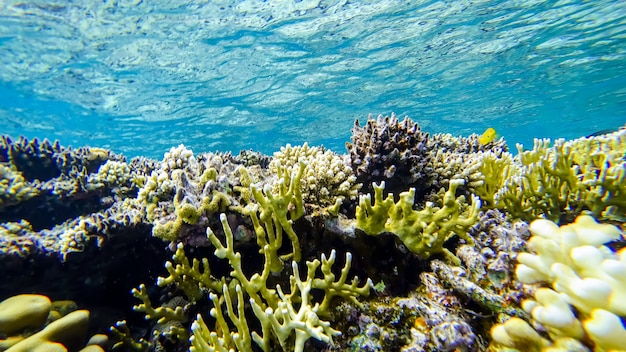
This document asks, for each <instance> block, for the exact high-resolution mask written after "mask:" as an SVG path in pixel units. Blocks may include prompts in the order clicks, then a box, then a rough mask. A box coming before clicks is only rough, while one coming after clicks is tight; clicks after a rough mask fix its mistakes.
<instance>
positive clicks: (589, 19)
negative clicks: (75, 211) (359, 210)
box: [0, 0, 626, 158]
mask: <svg viewBox="0 0 626 352" xmlns="http://www.w3.org/2000/svg"><path fill="white" fill-rule="evenodd" d="M85 4H88V5H85ZM0 60H1V61H2V63H1V66H0V133H1V134H9V135H11V136H13V137H17V136H18V135H25V136H27V137H29V138H33V137H39V138H44V137H46V138H49V139H59V140H60V141H61V143H62V144H64V145H72V146H81V145H90V146H99V147H107V148H111V149H113V150H114V151H115V152H121V153H124V154H127V155H129V156H135V155H145V156H149V157H155V158H160V157H162V155H163V153H164V152H165V151H167V150H168V149H169V148H170V147H171V146H173V145H178V144H181V143H183V144H185V145H186V146H188V147H189V148H191V149H193V150H194V151H195V152H203V151H215V150H221V151H234V152H237V151H239V150H240V149H247V148H253V149H255V150H259V151H262V152H264V153H271V152H273V151H275V150H277V149H278V148H279V147H280V146H281V145H284V144H286V143H292V144H299V143H302V142H304V141H309V143H310V144H313V145H320V144H323V145H325V146H327V147H330V148H331V149H333V150H336V151H338V152H343V151H345V148H344V143H345V142H346V141H347V140H349V138H350V128H351V127H352V124H353V122H354V119H355V118H361V119H364V118H365V117H367V115H368V114H370V113H371V114H374V115H377V114H389V113H391V112H395V113H396V114H398V115H400V116H402V115H408V116H409V117H411V118H412V119H414V120H415V121H417V122H418V123H419V124H420V125H421V126H422V127H423V129H424V130H426V131H429V132H449V133H452V134H454V135H461V134H462V135H468V134H470V133H473V132H479V133H481V132H482V131H483V130H484V129H485V128H487V127H494V128H496V130H497V131H498V133H499V134H500V135H502V136H504V137H505V138H506V139H507V141H508V142H509V144H510V145H513V144H515V143H518V142H519V143H524V144H526V145H528V144H530V143H532V138H533V137H550V138H558V137H564V138H575V137H578V136H581V135H586V134H589V133H592V132H594V131H597V130H602V129H608V128H616V127H618V126H620V125H623V124H624V123H625V122H626V6H625V5H624V2H623V1H609V0H603V1H532V0H531V1H392V0H383V1H306V0H303V1H237V2H235V1H230V2H229V1H176V0H173V1H167V2H162V1H143V2H142V1H56V2H55V1H3V2H0Z"/></svg>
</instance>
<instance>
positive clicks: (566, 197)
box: [481, 130, 626, 221]
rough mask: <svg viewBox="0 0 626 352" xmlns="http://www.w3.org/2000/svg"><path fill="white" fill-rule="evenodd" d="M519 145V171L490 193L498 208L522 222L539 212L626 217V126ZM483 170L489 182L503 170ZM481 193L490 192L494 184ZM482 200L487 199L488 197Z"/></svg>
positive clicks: (557, 215) (553, 216) (545, 214)
mask: <svg viewBox="0 0 626 352" xmlns="http://www.w3.org/2000/svg"><path fill="white" fill-rule="evenodd" d="M518 149H519V155H518V157H516V159H515V162H516V163H519V165H520V166H519V171H517V170H516V171H514V172H513V173H512V174H511V175H510V177H509V178H508V179H506V180H505V181H504V182H503V185H502V188H500V189H499V190H498V191H497V192H496V193H495V194H493V204H494V205H495V206H496V207H498V208H501V209H505V210H506V211H507V212H509V213H510V214H511V215H512V216H513V217H517V218H521V219H524V220H526V221H532V220H534V219H535V218H538V217H542V216H543V217H547V218H548V219H551V220H554V221H559V220H560V219H561V217H562V216H564V215H565V214H570V215H572V214H573V215H577V214H580V212H581V211H582V210H590V211H591V212H592V213H593V215H594V216H596V217H598V218H599V219H612V220H620V221H624V220H625V219H626V215H625V214H626V171H625V170H626V160H625V159H624V154H625V153H626V130H622V131H619V132H615V133H612V134H608V135H602V136H597V137H589V138H580V139H576V140H572V141H564V140H557V141H555V142H554V144H551V143H550V141H549V140H535V145H534V148H533V149H532V150H529V151H524V150H522V147H521V146H520V145H518ZM513 167H514V168H515V166H513ZM482 171H483V172H487V173H486V174H485V177H486V178H487V179H489V180H490V181H489V182H492V183H494V184H498V183H500V181H498V180H499V179H501V177H502V176H501V175H499V174H498V173H497V172H498V171H501V170H499V169H492V170H487V169H485V168H483V170H482ZM485 191H486V192H484V193H487V194H492V193H493V188H491V189H490V190H488V191H487V190H486V189H485ZM481 196H485V194H483V195H481ZM486 199H488V200H489V201H490V202H491V199H490V195H486Z"/></svg>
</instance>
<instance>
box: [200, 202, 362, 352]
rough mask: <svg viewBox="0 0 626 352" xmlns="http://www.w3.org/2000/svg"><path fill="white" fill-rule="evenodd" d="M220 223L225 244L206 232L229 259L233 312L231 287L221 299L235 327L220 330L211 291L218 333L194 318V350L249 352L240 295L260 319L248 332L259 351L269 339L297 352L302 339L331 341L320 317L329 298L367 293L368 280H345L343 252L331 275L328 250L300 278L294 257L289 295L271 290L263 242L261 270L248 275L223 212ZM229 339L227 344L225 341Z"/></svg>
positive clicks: (221, 318) (348, 261)
mask: <svg viewBox="0 0 626 352" xmlns="http://www.w3.org/2000/svg"><path fill="white" fill-rule="evenodd" d="M221 221H222V226H223V228H224V233H225V235H226V246H224V245H223V244H222V243H221V242H220V240H219V239H218V238H217V237H216V235H215V234H214V233H213V231H211V229H207V236H208V237H209V239H210V241H211V243H213V245H214V246H215V247H216V249H215V255H216V256H217V257H219V258H224V259H228V261H229V263H230V265H231V267H232V268H233V270H232V271H231V273H230V275H231V276H232V277H233V278H234V279H236V280H237V281H236V282H237V284H236V285H235V288H234V289H235V291H236V294H237V297H238V303H237V310H238V311H239V313H238V314H235V313H234V305H233V302H232V301H231V300H230V298H228V297H230V296H231V295H232V291H231V289H229V288H228V287H227V286H226V285H224V287H223V291H224V292H223V297H224V300H225V303H226V308H227V310H228V317H229V318H230V319H231V321H232V322H233V324H234V325H235V327H236V329H237V331H236V332H230V331H229V329H225V328H227V327H228V325H227V324H226V322H225V318H224V315H223V313H222V310H221V308H217V305H218V303H219V305H221V304H222V303H221V301H219V300H218V298H217V296H216V295H212V296H211V299H212V300H213V301H214V302H215V303H216V308H214V309H213V310H211V315H212V316H213V317H214V318H216V320H217V328H216V331H218V332H219V333H218V332H209V329H208V328H207V327H206V325H205V324H204V322H203V320H202V319H197V320H196V321H195V322H194V325H193V327H192V330H193V331H194V337H193V338H192V340H191V341H192V345H194V346H202V349H199V350H202V351H206V350H208V351H210V350H212V348H214V350H217V351H219V350H221V349H220V348H235V347H236V348H237V349H238V350H240V351H247V350H249V348H248V344H247V343H246V344H243V341H249V339H250V337H249V336H248V335H247V334H250V332H249V331H248V329H247V323H246V322H244V319H245V315H244V314H243V308H242V304H243V303H241V302H242V301H243V294H244V293H245V294H246V295H248V296H249V297H250V299H249V302H250V304H251V306H252V310H253V312H254V315H255V316H256V317H257V319H259V321H260V322H261V328H262V333H261V334H258V333H257V332H252V334H251V337H252V340H253V341H254V342H255V343H256V344H257V345H259V347H261V349H263V350H264V351H271V350H272V346H273V345H274V343H273V341H274V339H276V340H277V341H278V343H279V345H280V346H281V347H282V349H283V350H291V348H293V350H294V351H296V352H299V351H302V350H303V348H304V342H305V341H306V340H308V339H309V338H311V337H313V338H316V339H318V340H320V341H323V342H330V341H331V338H332V336H334V335H336V334H337V332H336V331H335V330H333V329H332V328H331V327H330V324H329V323H328V322H326V321H323V320H321V319H320V316H325V315H328V314H329V309H330V302H331V300H332V299H333V298H334V297H336V296H340V297H343V298H347V299H349V300H351V301H353V302H357V300H356V297H357V296H366V295H368V294H369V290H370V288H371V287H372V286H373V284H372V283H371V281H370V280H368V281H367V282H366V283H365V284H364V285H363V286H361V287H359V286H358V278H355V279H354V280H352V282H351V283H347V282H346V281H347V276H348V271H349V270H350V265H351V261H352V258H351V256H350V255H349V254H347V255H346V264H345V266H344V267H343V268H342V270H341V275H340V277H339V278H338V279H336V278H335V275H334V274H333V273H332V266H333V265H334V263H335V258H336V254H335V252H334V251H333V252H332V253H331V255H330V256H329V257H328V258H326V257H325V256H324V255H322V260H321V262H320V261H319V260H314V261H309V262H306V265H307V269H308V270H307V276H306V279H304V280H303V279H302V278H301V277H300V273H299V268H298V264H297V263H296V262H295V261H293V262H292V265H291V268H292V275H291V276H290V279H289V280H290V291H289V292H288V293H286V292H283V289H282V288H281V286H280V285H277V286H276V289H269V288H268V287H267V279H268V277H269V272H270V270H269V261H268V256H267V253H268V252H269V250H268V245H266V246H265V248H264V253H265V254H266V256H265V265H264V267H263V271H262V273H261V274H258V273H257V274H254V275H252V277H251V278H250V279H248V278H247V277H246V275H245V274H244V273H243V270H242V268H241V255H240V253H238V252H235V251H234V248H233V245H234V239H233V234H232V230H231V229H230V227H229V226H228V223H227V221H226V217H225V215H223V214H222V216H221ZM318 269H320V270H321V271H322V274H323V278H316V273H317V270H318ZM312 290H321V291H323V292H324V298H323V299H322V302H321V303H315V304H313V303H312V299H313V295H312V292H311V291H312ZM219 334H221V335H219ZM229 335H231V336H229ZM229 341H232V342H231V343H229ZM289 346H293V347H289ZM195 348H200V347H195Z"/></svg>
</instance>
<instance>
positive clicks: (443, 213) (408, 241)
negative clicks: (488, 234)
mask: <svg viewBox="0 0 626 352" xmlns="http://www.w3.org/2000/svg"><path fill="white" fill-rule="evenodd" d="M463 183H464V181H463V180H451V181H450V188H449V189H448V191H446V192H445V194H444V197H443V204H442V205H443V206H442V207H441V208H439V207H435V206H434V205H433V204H427V205H426V207H425V208H424V209H422V210H415V209H413V205H414V199H415V189H413V188H411V189H410V190H409V191H408V192H402V193H401V194H400V200H399V201H398V202H397V203H394V202H393V196H392V195H388V196H387V198H386V199H383V188H384V185H382V186H375V187H374V191H375V194H374V199H375V201H374V205H372V204H370V199H371V195H367V196H362V197H361V198H360V200H359V206H358V207H357V211H356V227H357V228H359V229H361V230H363V231H364V232H365V233H367V234H369V235H377V234H380V233H381V232H383V231H387V232H391V233H393V234H395V235H396V236H398V237H399V238H400V239H401V240H402V242H403V243H404V244H405V245H406V247H407V248H408V249H409V250H410V251H411V252H413V253H415V254H417V255H420V256H422V257H424V258H427V257H430V256H431V255H433V254H436V253H444V254H446V255H447V256H448V258H449V259H452V260H454V261H456V260H455V259H454V258H455V257H454V255H453V254H452V253H450V252H449V251H448V250H447V249H445V248H444V247H443V244H444V242H445V241H446V240H447V239H449V238H450V237H451V236H452V235H455V234H456V235H457V236H459V237H461V238H463V239H464V240H465V241H467V242H469V243H473V240H472V238H471V237H470V236H469V235H468V234H467V230H468V229H469V228H470V227H471V226H473V225H474V224H475V223H476V220H477V219H478V210H479V209H480V200H479V199H478V197H475V196H472V204H471V205H470V206H469V207H467V208H466V209H465V210H463V209H462V207H465V204H464V201H465V198H464V197H462V196H461V197H458V198H456V189H457V188H458V187H459V186H460V185H462V184H463ZM381 224H384V225H381Z"/></svg>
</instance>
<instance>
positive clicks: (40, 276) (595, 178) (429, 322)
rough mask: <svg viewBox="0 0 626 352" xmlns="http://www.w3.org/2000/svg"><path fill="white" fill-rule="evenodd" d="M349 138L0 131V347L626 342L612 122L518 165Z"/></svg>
mask: <svg viewBox="0 0 626 352" xmlns="http://www.w3.org/2000/svg"><path fill="white" fill-rule="evenodd" d="M352 132H353V135H352V138H351V143H348V144H347V148H348V153H347V154H343V155H342V154H339V153H336V152H332V151H330V150H326V149H324V148H323V147H316V146H309V145H308V144H306V143H305V144H303V145H299V146H291V145H286V146H284V147H282V148H281V149H280V150H279V151H276V152H275V153H274V154H273V155H272V156H266V155H262V154H260V153H256V152H254V151H242V152H241V153H239V154H238V155H235V156H233V155H232V154H230V153H200V154H194V152H192V151H191V150H189V149H187V148H186V147H185V146H183V145H180V146H178V147H173V148H171V149H170V150H169V151H168V152H167V153H165V154H164V156H163V158H162V159H161V160H149V159H145V158H134V159H132V160H130V161H127V160H126V159H125V158H124V157H123V156H121V155H116V154H114V153H112V152H110V151H108V150H105V149H100V148H90V147H81V148H77V149H73V148H67V147H63V146H61V145H60V144H59V143H58V142H50V141H47V140H44V141H42V142H40V141H38V140H36V139H34V140H30V141H29V140H27V139H25V138H19V139H18V140H16V141H13V140H12V139H10V138H8V137H2V138H1V139H0V272H2V273H3V275H4V278H5V280H3V281H2V282H0V298H2V299H4V298H8V302H9V303H6V304H5V305H4V306H3V304H4V303H0V335H2V339H4V340H0V346H2V344H6V343H9V342H8V341H17V340H13V338H14V337H17V338H18V339H20V337H19V336H20V335H23V337H22V341H23V342H18V343H17V344H15V346H20V345H19V344H20V343H21V344H22V345H21V346H24V345H25V344H26V345H28V346H25V347H19V349H17V350H30V348H31V347H30V346H31V345H32V344H33V343H39V344H44V345H49V347H50V348H57V349H59V350H60V348H61V346H60V345H56V344H55V343H56V341H54V340H53V339H51V338H50V336H52V335H50V333H49V331H52V330H55V331H58V330H59V329H61V328H59V326H65V322H69V321H70V319H66V317H77V320H76V322H77V323H76V324H79V325H81V326H80V328H82V329H83V331H84V326H83V325H86V324H85V322H86V319H89V322H90V325H92V324H93V328H91V327H90V331H89V334H92V332H103V331H105V330H108V331H109V336H110V339H111V346H110V348H109V345H107V344H104V343H103V344H100V345H101V346H103V348H104V349H111V350H116V351H164V350H167V351H183V350H192V351H213V350H215V351H231V350H232V351H235V350H240V351H261V350H263V351H270V350H272V351H274V350H276V351H281V350H282V351H304V350H307V351H344V350H364V351H423V350H430V351H434V350H437V351H453V350H458V351H482V350H487V349H490V350H494V351H499V350H505V351H510V350H531V351H541V350H546V351H548V350H551V351H554V350H579V351H586V350H592V349H594V350H598V351H602V350H606V351H608V350H619V349H620V348H622V347H621V345H619V344H617V343H616V342H615V341H621V340H623V339H624V338H626V337H625V336H624V335H625V333H624V330H623V325H622V323H621V322H622V321H623V320H624V319H625V318H626V312H625V311H624V309H623V307H622V305H620V302H621V301H623V299H624V298H625V297H626V296H624V287H626V286H625V285H626V276H625V274H624V273H626V269H625V268H626V264H624V258H625V257H626V254H624V249H623V247H624V246H625V244H624V242H625V241H624V235H623V231H622V230H619V227H615V226H614V225H617V226H621V227H622V228H623V226H624V224H623V223H624V220H626V215H625V213H626V205H625V201H626V200H625V199H624V197H625V194H626V193H625V189H624V185H625V184H626V180H624V177H625V176H624V174H625V171H624V169H625V168H626V164H625V163H626V160H625V159H624V155H625V151H626V143H625V142H624V141H625V140H626V131H624V130H621V131H618V132H615V133H609V134H604V135H600V136H591V137H586V138H581V139H577V140H572V141H563V140H557V141H555V142H554V143H552V142H549V141H547V140H541V141H539V140H538V141H536V142H535V145H534V147H533V148H532V149H531V150H524V149H523V147H521V146H518V153H517V155H514V154H512V153H509V152H508V151H507V148H506V143H505V141H504V139H503V138H500V139H496V137H495V136H489V138H481V136H479V135H477V134H473V135H470V136H468V137H462V136H459V137H455V136H451V135H449V134H439V133H437V134H428V133H425V132H423V131H421V130H420V128H419V126H418V125H417V123H415V122H413V121H412V120H410V119H409V118H405V119H404V120H403V121H399V120H398V118H397V117H396V116H395V115H391V116H389V117H383V116H379V117H378V118H376V119H373V118H370V119H368V121H367V122H366V123H364V124H363V126H361V124H360V123H359V121H356V122H355V125H354V128H353V131H352ZM482 137H484V136H482ZM492 137H493V138H492ZM581 214H583V215H581ZM576 217H578V218H576ZM537 218H539V219H540V220H536V219H537ZM575 219H576V221H574V220H575ZM552 221H553V222H552ZM596 221H600V222H602V223H598V222H596ZM531 222H532V225H530V228H529V223H531ZM607 222H608V223H611V224H612V225H608V224H605V223H607ZM570 223H571V224H570ZM559 225H560V226H559ZM529 229H530V230H529ZM167 258H170V260H168V259H167ZM163 263H165V265H163ZM358 277H362V278H368V279H366V280H359V279H358ZM374 283H375V284H374ZM129 291H130V292H131V294H129V293H128V292H129ZM24 292H37V293H40V294H41V296H25V298H19V297H21V296H18V295H19V294H21V293H24ZM372 292H373V294H371V293H372ZM43 295H45V296H48V297H51V298H52V299H53V300H55V299H58V298H63V299H69V300H71V301H53V302H52V303H50V299H48V298H46V297H45V296H43ZM9 297H18V298H9ZM28 297H30V298H32V300H30V301H29V299H30V298H28ZM20 299H24V300H23V301H22V302H23V303H20V307H23V308H24V309H22V310H20V311H19V312H20V313H15V307H16V305H15V304H14V303H11V302H13V301H14V300H20ZM8 306H10V307H12V308H6V307H8ZM79 306H80V307H85V309H84V310H83V311H89V312H91V314H90V315H87V316H86V315H85V314H83V313H77V314H74V312H75V311H80V310H78V309H77V307H79ZM3 309H4V310H5V311H6V312H9V313H3V312H2V310H3ZM7 309H8V310H7ZM29 312H30V313H29ZM33 312H34V313H33ZM31 313H32V314H31ZM3 314H5V315H4V316H3ZM7 314H8V315H7ZM23 314H27V315H28V318H24V319H22V318H21V317H22V316H23ZM81 314H82V316H79V315H81ZM7 316H8V317H9V318H8V319H7V318H6V317H7ZM44 316H45V318H46V320H48V319H56V321H55V322H46V321H42V320H43V319H44ZM17 320H19V321H20V322H16V321H17ZM72 320H73V319H72ZM57 322H62V323H57ZM55 323H56V324H55ZM620 328H621V329H620ZM63 329H64V328H63ZM78 330H80V329H79V328H77V331H78ZM44 331H47V332H44ZM53 335H54V334H53ZM85 336H86V335H85ZM7 337H8V338H7ZM5 338H7V339H5ZM27 341H31V342H27ZM33 341H34V342H33ZM11 343H15V342H11ZM61 343H63V344H65V342H61ZM68 343H69V342H68ZM84 344H85V341H84V339H81V341H80V343H77V344H76V347H74V346H72V347H71V348H70V349H79V348H80V347H82V346H84ZM53 345H54V346H53ZM15 346H14V347H15ZM12 348H13V347H12ZM16 348H17V347H16ZM63 348H65V347H63ZM97 348H99V347H91V346H90V347H89V348H88V349H87V350H89V349H92V350H93V349H97Z"/></svg>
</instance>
